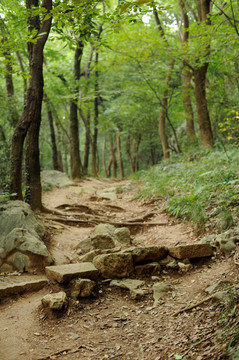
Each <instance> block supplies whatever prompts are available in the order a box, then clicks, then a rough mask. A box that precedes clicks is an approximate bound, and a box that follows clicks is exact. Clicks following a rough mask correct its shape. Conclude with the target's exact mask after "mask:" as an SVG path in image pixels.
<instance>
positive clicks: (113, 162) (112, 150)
mask: <svg viewBox="0 0 239 360" xmlns="http://www.w3.org/2000/svg"><path fill="white" fill-rule="evenodd" d="M109 142H110V159H109V162H108V167H107V168H108V170H107V171H108V174H109V176H111V166H112V165H113V171H112V176H113V177H114V178H116V177H117V161H116V157H115V151H116V145H115V143H113V138H112V134H111V133H110V134H109Z"/></svg>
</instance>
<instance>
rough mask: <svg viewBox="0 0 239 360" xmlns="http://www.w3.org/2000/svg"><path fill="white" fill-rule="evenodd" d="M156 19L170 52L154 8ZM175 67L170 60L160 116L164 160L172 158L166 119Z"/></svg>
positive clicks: (161, 35)
mask: <svg viewBox="0 0 239 360" xmlns="http://www.w3.org/2000/svg"><path fill="white" fill-rule="evenodd" d="M154 17H155V22H156V25H157V27H158V30H159V33H160V37H161V38H162V39H163V41H164V42H165V44H166V46H167V49H168V50H169V43H168V41H167V39H166V36H165V33H164V30H163V27H162V24H161V21H160V19H159V16H158V12H157V10H156V8H154ZM173 67H174V61H173V60H170V62H169V69H168V74H167V76H166V78H165V81H164V91H163V93H162V100H161V108H160V115H159V137H160V140H161V144H162V148H163V157H164V159H167V158H169V157H170V153H169V144H168V137H167V134H166V117H167V108H168V88H169V83H170V80H171V72H172V69H173Z"/></svg>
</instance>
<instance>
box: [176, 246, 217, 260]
mask: <svg viewBox="0 0 239 360" xmlns="http://www.w3.org/2000/svg"><path fill="white" fill-rule="evenodd" d="M169 254H170V255H171V256H173V257H175V258H177V259H186V258H187V259H192V258H200V257H204V256H212V246H211V245H209V244H193V245H180V246H175V247H172V248H170V249H169Z"/></svg>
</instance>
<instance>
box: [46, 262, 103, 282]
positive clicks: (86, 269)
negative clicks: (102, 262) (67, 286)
mask: <svg viewBox="0 0 239 360" xmlns="http://www.w3.org/2000/svg"><path fill="white" fill-rule="evenodd" d="M45 270H46V275H47V277H48V278H49V279H50V280H56V281H57V282H59V283H64V282H69V281H70V280H72V279H74V278H76V277H78V278H84V279H85V278H87V279H96V278H97V276H98V274H99V272H98V270H97V269H96V267H95V266H94V265H93V264H92V263H90V262H82V263H77V264H65V265H55V266H46V268H45Z"/></svg>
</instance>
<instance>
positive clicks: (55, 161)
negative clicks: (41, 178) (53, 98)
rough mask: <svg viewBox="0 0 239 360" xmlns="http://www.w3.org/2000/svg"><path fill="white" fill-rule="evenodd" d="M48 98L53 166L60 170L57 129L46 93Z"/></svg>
mask: <svg viewBox="0 0 239 360" xmlns="http://www.w3.org/2000/svg"><path fill="white" fill-rule="evenodd" d="M45 99H46V105H47V116H48V123H49V127H50V134H51V148H52V166H53V169H54V170H60V168H59V164H58V151H57V146H56V135H55V129H54V123H53V115H52V111H51V107H50V104H49V99H48V97H47V95H45Z"/></svg>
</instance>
